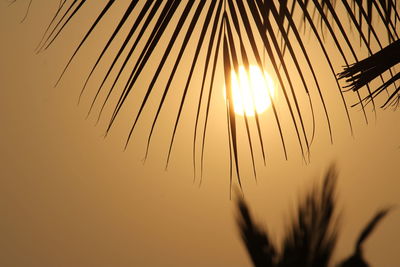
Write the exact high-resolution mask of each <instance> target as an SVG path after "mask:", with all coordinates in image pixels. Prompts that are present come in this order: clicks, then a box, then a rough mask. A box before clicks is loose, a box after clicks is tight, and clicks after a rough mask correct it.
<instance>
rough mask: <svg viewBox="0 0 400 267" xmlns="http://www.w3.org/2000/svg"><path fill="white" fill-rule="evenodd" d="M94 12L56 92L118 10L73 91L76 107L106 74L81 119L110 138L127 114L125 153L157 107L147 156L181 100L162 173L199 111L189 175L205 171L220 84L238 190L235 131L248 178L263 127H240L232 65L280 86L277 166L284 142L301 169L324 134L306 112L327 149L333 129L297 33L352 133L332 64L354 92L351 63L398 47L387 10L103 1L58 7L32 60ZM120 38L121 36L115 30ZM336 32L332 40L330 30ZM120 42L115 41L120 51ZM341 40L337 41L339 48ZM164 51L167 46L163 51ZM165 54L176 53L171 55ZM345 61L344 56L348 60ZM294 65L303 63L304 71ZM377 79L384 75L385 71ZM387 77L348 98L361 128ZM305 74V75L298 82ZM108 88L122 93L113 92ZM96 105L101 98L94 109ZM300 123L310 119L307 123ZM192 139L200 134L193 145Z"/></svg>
mask: <svg viewBox="0 0 400 267" xmlns="http://www.w3.org/2000/svg"><path fill="white" fill-rule="evenodd" d="M93 5H103V8H102V9H100V11H99V13H98V14H97V15H96V16H95V17H94V19H93V23H92V24H91V25H88V29H87V30H86V33H85V34H84V36H83V38H82V40H81V41H80V42H79V43H78V45H77V47H76V49H75V50H74V51H73V52H72V56H71V57H70V59H69V60H68V61H67V64H66V66H65V68H64V69H63V71H62V73H61V75H60V77H59V78H60V79H59V80H58V81H57V84H58V83H59V82H60V81H62V77H63V76H64V75H65V73H66V71H67V70H68V68H70V67H71V66H72V64H73V62H74V60H75V59H76V58H77V57H78V56H79V54H81V53H82V51H81V50H82V47H83V46H85V45H86V43H87V41H88V40H89V39H90V38H91V37H92V35H94V34H99V33H98V32H99V31H96V29H101V28H102V27H103V26H104V23H105V22H106V17H107V16H106V15H107V14H108V13H110V12H113V11H114V9H115V8H118V7H120V6H121V5H123V6H124V8H125V10H124V11H123V12H121V14H120V17H115V21H117V22H118V23H117V24H116V26H115V28H114V30H113V31H112V32H111V33H109V36H110V37H109V38H108V40H107V41H106V43H105V45H104V46H103V47H102V49H100V50H99V55H98V58H97V60H96V61H95V62H94V63H93V67H92V68H91V69H90V71H89V74H88V76H87V78H86V80H85V83H84V85H83V88H82V91H81V95H80V98H81V97H85V95H86V94H87V92H86V90H85V89H86V87H87V86H88V84H89V82H90V81H91V80H92V79H93V77H94V76H93V75H94V73H95V72H96V71H97V72H99V71H100V68H99V66H100V65H101V64H102V65H104V66H106V69H105V71H104V73H103V74H102V75H103V76H102V78H101V79H100V81H101V82H100V85H99V86H98V88H97V91H96V93H95V95H94V96H93V97H92V102H91V105H90V107H89V109H88V113H89V114H91V113H93V112H94V110H95V109H96V108H97V109H98V110H99V112H98V120H99V119H100V118H102V117H104V116H109V120H108V126H107V130H106V131H107V133H108V132H109V131H110V130H111V128H112V127H113V126H114V124H115V121H116V118H117V117H118V116H119V115H120V112H121V110H122V109H129V110H132V113H133V114H134V115H133V118H132V127H131V129H130V131H129V133H128V136H127V142H126V144H128V142H129V140H130V139H131V138H132V136H133V133H134V131H135V129H136V128H137V127H138V122H139V120H140V119H141V118H142V116H143V112H144V111H145V110H147V109H149V107H150V106H151V105H150V104H149V103H150V102H153V101H158V104H157V105H156V111H155V113H154V114H153V119H152V123H151V126H150V132H149V136H148V140H147V148H146V156H147V154H148V152H149V148H150V144H151V140H152V136H153V133H154V131H155V130H156V129H157V123H158V121H159V118H160V115H161V113H162V112H167V111H166V110H165V108H164V107H165V106H166V103H167V102H168V101H169V96H170V95H175V96H176V95H179V100H180V101H178V103H179V104H178V105H177V108H176V110H175V111H174V110H168V112H169V113H170V112H176V113H175V116H174V121H173V122H172V125H173V127H172V130H171V139H170V143H169V149H168V152H167V155H166V163H167V164H168V163H169V161H170V157H171V153H172V151H173V146H174V143H175V139H176V137H177V136H176V132H177V129H178V127H179V126H180V125H181V123H180V121H181V117H182V114H183V113H184V112H185V110H186V106H188V107H190V106H194V107H197V108H196V113H195V115H194V117H193V121H195V125H194V132H193V146H192V147H193V153H192V154H193V164H194V169H195V174H196V170H197V169H198V168H196V165H197V162H198V160H197V159H198V158H199V156H200V165H201V168H200V169H201V170H202V169H203V162H204V147H205V143H206V140H207V138H206V135H207V132H208V131H207V128H208V127H207V124H208V123H209V117H210V113H211V112H212V111H211V109H210V106H211V105H212V103H213V102H214V101H216V100H215V94H214V93H213V92H214V91H215V88H216V87H220V88H222V85H221V84H219V82H217V81H219V80H220V79H219V78H220V77H221V78H223V79H222V80H223V81H224V84H225V88H226V96H227V100H226V101H225V103H226V110H227V112H228V115H227V121H226V123H225V127H226V129H228V132H229V134H228V141H229V151H231V156H230V159H231V160H230V161H231V164H230V165H231V166H232V167H231V173H232V175H233V174H234V173H236V176H237V177H238V181H240V171H239V166H240V165H241V159H240V158H241V157H242V156H239V155H238V153H239V151H242V150H241V149H240V148H239V147H238V146H239V143H241V142H238V140H237V138H238V134H239V133H241V132H242V131H243V132H244V133H245V135H246V136H247V146H248V147H249V149H248V151H249V153H250V159H251V161H252V166H253V167H252V168H253V172H254V175H255V176H256V174H257V164H258V163H257V162H258V161H257V158H259V157H261V158H262V161H263V162H264V163H265V159H266V154H267V149H266V145H265V140H264V138H265V136H264V133H263V130H262V124H263V123H264V122H263V121H262V120H261V117H260V116H258V115H256V116H255V117H250V116H247V115H246V114H245V115H244V116H243V117H242V116H239V115H237V114H235V113H234V111H233V102H232V99H230V91H231V89H230V88H231V87H230V86H229V83H230V79H231V78H230V75H231V72H232V71H236V72H237V71H238V67H239V66H240V65H243V66H245V68H248V67H249V65H250V64H253V65H258V66H259V67H261V68H265V67H266V66H270V69H272V72H273V75H272V76H273V78H274V79H275V80H277V81H278V87H279V88H278V90H279V93H280V94H281V95H282V96H283V99H282V100H281V101H279V103H278V101H276V100H274V99H271V102H272V104H271V109H272V113H273V116H274V121H275V125H276V128H275V129H276V131H278V133H279V138H280V142H281V144H282V149H283V154H284V156H285V158H287V157H288V152H287V151H288V150H287V147H286V143H287V142H286V139H287V138H289V136H295V138H296V139H297V144H298V148H299V151H300V154H301V155H302V157H303V158H304V160H305V161H308V160H309V157H310V152H309V151H310V146H311V144H312V142H313V140H314V138H315V137H316V136H315V133H316V130H315V129H316V127H325V126H323V125H316V120H315V118H314V116H315V115H314V114H315V113H316V112H319V111H317V110H315V108H314V107H315V106H317V103H319V104H320V105H319V106H321V107H322V109H323V114H324V116H325V121H326V128H327V132H328V134H329V136H330V140H331V142H333V129H332V126H331V119H332V115H330V109H329V107H328V105H327V101H326V99H325V97H324V90H327V89H326V88H323V87H322V86H321V77H322V76H321V75H323V74H324V73H325V72H326V70H321V69H316V68H315V67H314V63H313V61H312V57H311V51H310V49H309V48H308V47H307V44H306V39H305V35H304V34H302V33H301V32H302V30H303V29H306V28H308V29H310V33H311V36H313V38H315V40H317V41H318V44H319V49H320V51H321V52H322V53H323V55H324V58H325V61H326V64H327V68H328V69H327V70H328V71H330V73H331V75H332V77H333V78H334V79H335V81H336V87H337V92H338V94H340V97H341V99H342V106H343V108H344V109H345V111H346V114H347V115H346V116H347V121H348V124H349V128H350V130H351V132H352V131H353V129H352V120H351V117H350V113H349V111H348V104H347V101H346V100H345V96H344V95H343V93H342V91H341V89H340V86H339V82H338V80H337V77H336V75H335V73H337V72H338V71H337V69H335V68H336V66H334V65H333V63H332V62H333V61H332V58H333V57H336V56H337V54H339V55H340V56H341V60H342V62H343V65H345V66H346V71H345V72H344V74H341V75H340V77H345V75H348V76H346V77H347V78H348V79H350V80H349V81H350V82H353V81H355V80H356V79H357V77H361V76H359V75H353V74H354V71H351V68H352V67H354V66H359V65H358V63H360V64H361V65H362V64H364V63H365V61H360V60H359V58H360V52H358V51H361V53H362V51H363V50H365V51H367V52H368V53H369V54H371V55H372V54H373V53H376V52H377V51H376V48H375V47H374V46H373V45H372V42H376V43H377V44H378V47H379V49H383V47H385V46H387V45H389V47H390V44H391V43H393V44H394V45H395V44H396V43H397V42H398V41H396V40H398V28H399V26H398V22H397V21H398V19H399V13H398V10H397V9H398V6H397V5H396V1H395V0H379V1H378V0H372V1H357V0H342V1H333V0H332V1H330V0H326V1H323V0H312V1H309V0H285V1H276V0H253V1H251V0H248V1H243V0H237V1H233V0H220V1H177V0H168V1H160V0H155V1H130V0H126V1H115V0H109V1H106V2H104V3H95V2H93V1H85V0H62V1H60V4H59V7H58V9H57V10H56V12H55V16H54V17H53V18H52V20H51V22H50V24H49V26H48V28H47V29H46V31H45V34H44V37H43V39H42V41H41V43H40V45H39V46H38V51H44V50H46V49H48V48H49V47H50V46H53V45H55V41H56V40H58V39H59V38H60V36H62V33H63V32H64V31H66V30H67V28H68V26H69V25H70V23H71V21H73V20H74V19H75V18H76V17H77V14H81V13H84V12H85V11H84V10H85V9H84V8H83V7H86V8H88V7H90V6H93ZM337 7H341V8H344V10H345V11H346V14H338V13H337V12H336V10H337ZM296 11H297V13H299V14H301V16H300V17H299V16H298V15H296V14H297V13H296ZM346 16H347V17H348V18H349V21H350V24H351V27H352V28H353V29H355V30H356V33H357V35H358V36H359V37H360V44H359V45H358V46H356V45H355V44H354V42H353V41H352V40H351V38H350V36H349V33H348V32H349V30H348V29H347V28H346V26H344V25H343V23H342V21H343V19H344V18H346ZM318 23H320V29H318V25H317V24H318ZM381 25H383V27H384V28H385V30H386V32H387V35H386V36H387V38H384V37H382V36H380V35H379V34H378V32H379V31H378V30H377V29H378V27H381ZM83 27H84V25H83ZM124 28H128V29H129V30H128V31H124V30H122V29H124ZM335 28H336V29H337V30H334V29H335ZM103 32H104V31H103ZM194 32H199V33H200V34H193V33H194ZM104 34H108V33H104ZM307 38H308V37H307ZM327 38H331V39H332V40H333V42H334V46H335V50H336V51H332V52H328V51H327V49H326V47H325V43H324V39H327ZM161 39H162V40H163V43H162V44H161V43H160V42H159V41H160V40H161ZM118 40H123V41H122V43H119V42H118ZM339 40H344V42H341V41H339ZM164 44H166V47H165V45H164ZM115 45H117V46H118V49H117V50H114V49H111V47H113V46H115ZM189 46H194V47H195V49H194V52H191V50H189V49H187V48H188V47H189ZM359 48H360V49H359ZM385 49H386V48H385ZM385 49H383V50H382V51H384V50H385ZM173 51H177V52H176V54H174V53H175V52H174V53H173ZM202 51H205V53H202ZM297 51H299V52H297ZM346 51H350V54H348V53H347V52H346ZM264 55H265V56H266V57H264ZM110 56H111V58H112V60H111V61H110V62H107V60H106V58H110ZM149 62H152V63H151V64H155V65H153V67H151V68H150V69H151V71H150V72H149V71H147V70H148V69H149V64H150V63H149ZM155 62H156V63H155ZM302 62H305V63H304V64H303V63H302ZM350 62H355V64H354V65H351V64H350ZM361 62H364V63H361ZM183 65H185V66H187V68H182V67H181V66H183ZM117 66H119V67H117ZM290 66H294V71H293V70H291V71H289V68H290ZM183 69H187V70H188V71H184V70H183ZM379 70H380V71H382V70H383V69H379ZM386 70H389V74H390V77H389V78H387V77H386V76H385V75H383V72H376V73H375V74H376V75H377V76H376V77H378V76H379V77H380V80H381V86H380V87H378V89H374V90H373V89H371V88H370V87H369V85H368V82H364V78H362V79H361V80H360V81H359V82H357V86H358V87H357V90H355V91H356V94H357V97H358V102H359V104H360V105H361V107H362V110H363V114H364V117H365V120H366V121H367V122H368V113H367V111H366V109H365V107H366V104H367V103H369V102H371V103H372V105H373V108H374V103H375V102H374V98H375V96H376V95H378V94H379V92H381V91H383V90H386V91H390V90H392V89H391V86H390V85H392V84H394V82H395V81H396V80H397V79H398V77H399V76H398V73H397V72H396V71H395V70H394V69H393V68H390V67H389V68H388V69H386ZM376 71H378V69H376ZM114 72H116V74H115V75H113V73H114ZM306 73H309V74H310V75H308V74H307V75H306ZM375 74H374V75H375ZM148 75H150V82H149V84H147V85H145V84H144V77H145V76H148ZM163 75H167V81H165V82H164V84H163V85H162V88H161V90H162V93H161V95H162V96H161V98H160V99H158V100H154V97H155V96H154V95H156V93H155V92H156V91H158V90H159V87H160V86H159V83H160V81H161V78H160V77H161V76H163ZM222 76H223V77H222ZM122 77H129V78H128V79H127V81H123V79H122ZM177 77H183V82H179V81H178V79H177ZM309 77H310V78H309ZM363 77H364V76H363ZM371 77H372V76H371ZM374 77H375V76H374ZM195 79H200V80H201V84H200V85H196V84H195V83H194V82H193V81H194V80H195ZM295 80H300V84H296V85H295V83H294V81H295ZM108 82H110V83H111V85H110V86H108V85H107V84H109V83H108ZM361 85H362V86H364V85H365V86H366V90H367V98H362V97H361V94H360V92H359V90H358V89H360V88H361V87H362V86H361ZM107 87H108V88H107ZM138 87H140V88H145V89H144V90H145V93H144V95H143V96H142V98H140V97H139V96H137V94H136V93H135V92H136V91H137V89H136V88H138ZM116 88H122V89H121V90H119V92H116ZM213 88H214V89H213ZM189 91H192V92H196V95H197V101H196V102H195V103H194V105H193V102H190V101H189V100H188V95H189ZM397 93H398V92H397V87H396V88H395V90H394V91H392V92H391V93H390V94H389V95H390V97H389V100H388V102H387V103H389V102H390V101H392V102H391V103H392V104H393V103H397V99H395V97H396V96H397ZM114 94H119V97H118V98H117V100H116V101H115V100H113V98H112V97H111V96H112V95H114ZM102 96H104V97H103V102H102V103H101V102H100V99H101V97H102ZM314 96H315V97H314ZM131 97H135V98H138V97H139V102H140V104H139V106H138V107H137V109H136V110H135V108H134V107H128V106H126V105H125V104H126V103H127V99H128V98H131ZM303 97H305V98H306V99H308V101H300V98H303ZM315 102H316V103H315ZM387 103H386V104H387ZM386 104H385V105H386ZM106 106H110V107H111V108H112V112H111V113H110V114H106V113H105V110H106V109H105V107H106ZM283 112H287V114H288V116H289V118H290V120H291V124H292V125H291V126H289V127H284V126H283V125H282V123H281V122H282V120H283V116H284V114H283ZM89 114H88V115H89ZM306 118H311V120H309V119H306ZM221 126H222V125H221ZM285 126H286V125H285ZM199 131H201V133H202V134H201V135H200V134H199ZM253 136H256V137H257V138H254V137H253ZM198 139H200V140H199V141H200V148H201V149H198V142H197V140H198ZM257 146H259V149H256V147H257ZM258 151H260V153H259V152H258ZM198 153H200V154H198ZM239 161H240V162H239ZM201 173H202V171H201ZM231 179H232V177H231Z"/></svg>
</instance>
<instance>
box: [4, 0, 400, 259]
mask: <svg viewBox="0 0 400 267" xmlns="http://www.w3.org/2000/svg"><path fill="white" fill-rule="evenodd" d="M28 2H29V1H18V2H17V3H16V4H13V5H10V6H9V4H8V2H7V1H3V2H2V3H0V36H1V41H0V48H1V49H0V87H1V89H0V114H1V115H0V123H1V132H0V149H1V151H2V153H1V159H0V214H1V217H0V218H1V219H0V236H1V238H0V266H66V267H67V266H251V261H250V259H249V257H248V255H247V252H246V250H245V248H244V246H243V244H242V243H241V240H240V236H239V234H238V231H237V227H236V224H235V205H234V204H235V202H234V201H233V200H231V199H230V197H229V195H230V190H231V189H230V181H229V157H228V155H227V153H228V148H227V141H226V137H225V135H226V129H225V128H221V127H220V125H221V123H220V121H219V120H220V119H224V118H226V113H224V112H225V109H224V106H223V105H222V103H223V101H224V98H223V86H222V83H221V86H220V87H218V88H220V92H218V91H217V93H216V94H217V95H218V94H219V96H220V98H219V100H218V98H216V99H217V100H216V101H215V102H214V103H213V106H212V109H213V112H215V114H217V115H216V116H214V117H212V119H211V121H210V125H211V126H210V129H211V130H210V134H209V136H208V137H207V138H208V139H207V140H209V141H208V143H206V148H205V155H206V156H205V165H204V166H205V172H204V175H203V180H202V183H201V186H199V177H198V176H197V177H196V180H195V181H193V164H192V158H191V156H192V154H191V153H192V151H191V148H192V143H191V142H192V140H193V139H192V134H193V131H192V128H188V127H186V128H185V125H191V124H190V123H191V119H190V118H189V117H188V116H187V117H184V118H183V123H182V125H183V127H182V128H179V130H178V132H177V136H178V137H179V138H178V139H177V141H176V145H175V146H174V148H173V153H172V156H171V160H170V164H169V166H168V170H167V171H165V161H166V155H167V152H168V145H169V143H168V142H169V138H170V132H171V125H170V123H168V121H169V120H168V119H169V118H170V117H169V116H172V115H170V114H168V112H167V113H166V114H165V115H162V116H164V117H162V120H161V122H160V125H159V126H157V127H158V128H157V129H158V130H157V131H156V132H155V135H154V140H153V142H152V143H151V146H150V151H149V157H148V158H147V161H146V162H145V163H144V164H143V158H144V154H145V148H146V145H145V142H146V141H147V128H146V127H148V125H147V124H148V122H147V121H146V120H143V122H142V124H140V126H139V128H138V130H137V132H136V133H135V135H134V137H133V138H132V140H131V142H130V143H129V145H128V147H127V149H126V150H124V146H125V141H126V137H127V133H128V131H129V129H130V126H131V123H132V116H133V115H131V113H130V110H125V111H124V113H122V114H121V115H120V116H119V117H118V121H117V123H116V124H115V126H114V127H113V128H112V130H111V131H110V133H109V134H108V135H107V137H106V138H104V133H105V128H106V126H107V120H106V119H103V120H100V122H99V123H98V124H97V125H96V119H97V117H96V114H94V115H93V114H91V115H90V116H88V118H86V115H87V112H88V107H89V105H90V103H91V100H92V97H93V94H94V92H95V87H96V86H97V85H96V84H89V86H88V92H87V94H85V95H84V96H83V98H82V101H81V102H80V104H79V105H77V102H78V97H79V94H80V90H81V88H82V85H83V83H84V80H85V77H86V75H87V73H88V71H90V67H91V66H92V64H93V61H94V60H96V58H97V54H98V51H97V50H96V45H98V43H101V44H103V43H104V40H106V38H107V36H106V37H102V36H101V35H100V34H99V33H97V35H96V36H97V37H96V38H97V39H93V40H91V41H90V42H89V43H88V45H87V46H86V47H85V48H84V50H83V51H82V53H81V54H80V56H79V57H78V59H77V60H76V61H75V62H74V63H73V64H72V65H71V68H70V69H69V70H68V72H67V73H66V75H65V76H64V77H63V79H62V80H61V82H60V84H59V85H58V86H57V87H54V84H55V82H56V81H57V78H58V77H59V75H60V73H61V71H62V69H63V67H64V66H65V63H66V61H67V60H68V58H69V57H70V55H71V53H72V52H73V50H74V48H75V47H76V45H77V44H78V43H79V41H80V38H82V35H83V34H84V32H85V30H86V28H87V25H90V23H91V21H92V20H93V16H90V14H91V13H90V12H93V14H96V12H98V11H99V10H100V8H101V7H100V8H98V9H97V10H95V9H93V10H86V11H85V12H87V14H89V15H87V16H80V17H77V20H76V21H75V22H73V24H71V27H70V28H69V29H67V31H66V32H65V34H64V35H63V36H62V37H61V38H60V39H58V40H57V41H56V42H55V43H54V44H53V45H52V46H51V47H50V48H49V49H48V50H46V51H44V52H42V53H40V54H35V48H36V46H37V45H38V43H39V42H40V40H41V37H42V34H43V32H44V30H45V29H46V26H47V25H48V23H49V21H50V20H51V18H52V15H53V14H54V12H55V10H56V8H57V5H58V1H33V4H32V6H31V9H30V10H29V14H28V16H27V18H26V19H25V20H24V21H23V22H22V23H21V20H22V19H23V18H24V16H25V11H26V8H27V4H28ZM123 7H124V6H122V7H121V10H122V8H123ZM113 12H115V13H116V14H117V12H118V10H115V11H113ZM114 24H115V23H114ZM114 24H112V23H111V24H110V26H109V27H110V28H112V27H114ZM81 25H82V26H81ZM83 26H85V27H86V28H85V27H83ZM103 30H104V31H106V30H107V27H106V26H105V27H104V28H103ZM354 38H355V40H356V42H357V41H358V39H357V37H356V36H355V37H354ZM308 45H310V46H312V45H315V43H313V41H312V40H310V43H309V44H308ZM327 47H328V48H329V44H327ZM316 53H317V52H316ZM318 57H320V55H319V54H315V55H314V59H317V58H318ZM316 64H317V65H318V67H320V68H322V67H326V66H324V65H323V64H322V63H321V64H320V63H318V62H317V63H316ZM342 65H343V63H341V62H340V61H339V60H338V61H337V62H335V66H334V67H335V68H336V70H337V72H339V71H341V67H342ZM96 77H97V76H96ZM98 77H99V76H98ZM98 79H99V78H98ZM95 80H96V79H95ZM221 81H222V80H221ZM322 81H323V84H322V87H323V88H324V89H325V91H324V93H325V94H326V99H327V105H328V107H329V108H330V113H331V117H332V118H333V119H332V125H333V127H332V129H333V139H334V143H333V144H331V143H330V138H329V134H328V131H327V129H326V125H325V124H324V123H323V121H324V117H323V114H321V111H320V110H321V109H318V110H319V111H318V112H317V116H316V120H317V128H316V137H315V140H314V143H313V144H312V147H311V151H310V152H311V155H310V162H307V163H305V162H304V161H303V159H302V157H301V154H300V152H299V150H298V148H296V140H295V139H294V138H293V139H290V138H289V139H288V150H289V154H288V156H289V159H288V160H285V158H284V155H283V152H282V147H281V146H280V144H279V142H277V141H276V140H278V141H279V139H276V132H275V129H274V130H271V131H269V129H272V127H275V126H274V124H272V122H270V120H269V118H272V117H271V113H272V112H271V110H270V109H269V110H267V111H266V113H265V114H263V115H262V116H261V117H262V119H263V120H265V121H266V123H265V125H264V126H265V129H268V130H266V133H265V134H266V139H268V138H271V140H270V141H267V142H266V146H267V147H268V150H267V162H266V166H263V165H262V163H261V160H260V159H259V158H258V159H257V160H258V161H257V164H258V165H257V171H258V176H257V181H256V180H255V179H254V177H253V174H252V169H251V163H250V160H249V158H247V161H246V160H244V161H243V162H244V163H243V164H244V165H243V170H242V171H243V173H242V184H243V193H244V196H245V198H246V200H247V201H248V203H249V205H250V208H251V210H252V212H253V214H254V216H255V217H256V218H257V220H258V221H259V222H260V223H261V224H263V225H266V226H267V228H268V230H269V231H270V232H271V233H273V236H274V238H276V240H280V238H281V236H282V233H283V230H284V227H285V226H286V225H287V224H288V221H289V219H290V218H291V215H292V212H293V210H294V207H295V204H296V203H297V200H298V199H299V198H300V197H301V196H302V194H303V193H304V192H305V191H307V189H308V188H309V187H310V186H311V185H313V183H314V182H318V181H320V179H321V177H322V175H323V173H324V172H325V170H326V169H327V168H328V167H329V166H330V165H331V164H332V163H335V165H336V166H337V168H338V170H339V181H338V209H339V210H340V212H341V216H342V219H341V222H340V229H341V231H340V237H339V243H338V247H337V250H336V253H335V256H334V260H335V262H338V261H339V260H341V259H343V258H345V257H346V256H348V255H349V254H350V253H351V252H352V251H353V248H354V243H355V241H356V239H357V237H358V234H359V233H360V231H361V229H362V228H363V227H364V226H365V223H366V222H367V221H368V220H369V219H370V218H371V217H372V216H373V215H374V214H375V212H376V211H377V210H378V209H380V208H382V207H387V206H395V207H396V208H394V209H393V210H392V211H391V212H390V213H389V215H388V216H387V217H386V218H384V220H383V221H382V223H381V224H380V225H379V226H378V227H377V229H376V231H375V232H374V233H373V234H372V236H371V237H370V238H369V239H368V241H367V243H366V245H365V250H364V251H365V257H366V259H367V260H368V261H369V262H370V263H371V265H372V266H379V267H381V266H388V267H391V266H400V255H399V251H400V227H399V225H400V209H399V204H400V177H399V173H400V164H399V162H400V138H399V136H400V126H399V125H400V113H399V112H400V111H392V110H391V109H387V110H383V109H378V110H377V114H376V119H375V117H374V114H373V112H372V111H371V107H368V117H369V119H370V121H369V124H368V125H367V124H366V123H365V121H364V119H363V116H362V112H361V110H360V108H359V107H354V108H351V109H350V113H351V116H352V119H353V126H354V136H352V135H351V132H350V130H349V127H348V124H347V121H346V117H345V113H344V110H343V108H342V106H340V105H339V104H338V103H340V95H339V94H338V92H337V91H335V90H337V88H335V87H333V86H332V84H333V83H334V80H333V78H332V77H331V76H328V75H326V77H324V78H323V79H322ZM216 88H217V87H216ZM330 89H332V90H330ZM276 97H277V98H278V100H277V101H279V97H282V96H281V95H279V92H278V93H277V96H276ZM345 97H346V99H348V101H349V103H354V102H355V97H354V94H353V93H352V92H347V93H345ZM300 98H301V97H300ZM134 101H135V100H132V103H134ZM218 101H219V102H218ZM378 101H379V99H378ZM380 101H382V100H380ZM129 103H130V102H129ZM129 103H128V104H129ZM174 103H175V102H174V100H173V99H172V100H171V101H170V102H169V104H168V105H170V106H171V107H172V106H173V105H174ZM381 103H382V102H381ZM219 104H221V105H219ZM170 106H167V107H166V108H167V109H168V108H169V107H170ZM316 108H318V106H317V107H316ZM319 108H320V107H319ZM221 112H222V113H221ZM213 114H214V113H213ZM218 114H222V115H220V116H218ZM224 116H225V117H224ZM145 118H146V117H145ZM284 122H285V118H284V119H283V123H284ZM146 123H147V124H146ZM269 127H271V128H269ZM284 127H285V126H284ZM239 137H243V138H244V135H243V136H239ZM268 140H269V139H268ZM166 142H167V143H166ZM243 144H245V143H244V142H243ZM244 147H245V146H244ZM258 152H259V151H258ZM246 153H247V154H246ZM244 154H245V155H248V151H245V153H244ZM246 157H247V156H246Z"/></svg>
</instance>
